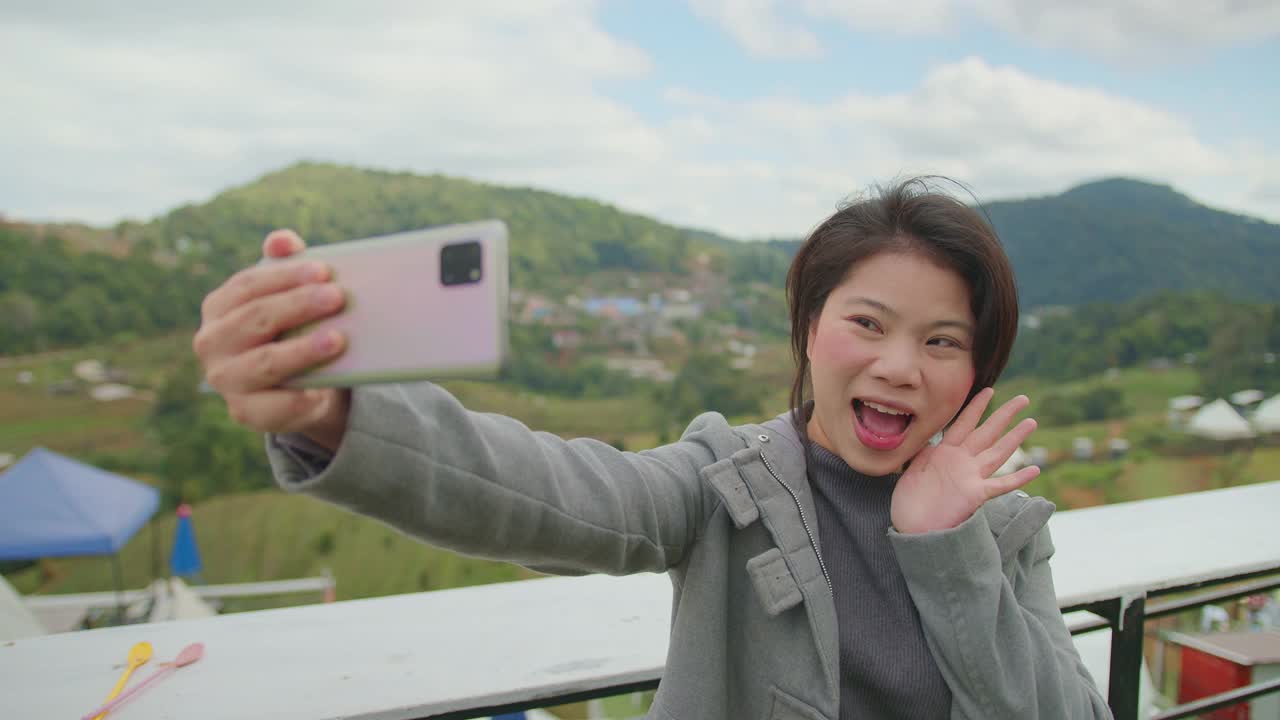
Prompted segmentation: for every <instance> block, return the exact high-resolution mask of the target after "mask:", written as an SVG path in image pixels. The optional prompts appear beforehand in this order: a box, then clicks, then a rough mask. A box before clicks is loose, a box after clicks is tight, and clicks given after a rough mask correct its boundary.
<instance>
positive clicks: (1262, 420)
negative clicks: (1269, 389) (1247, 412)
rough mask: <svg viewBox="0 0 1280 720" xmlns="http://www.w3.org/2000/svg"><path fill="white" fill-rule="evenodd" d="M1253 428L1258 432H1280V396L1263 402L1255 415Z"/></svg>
mask: <svg viewBox="0 0 1280 720" xmlns="http://www.w3.org/2000/svg"><path fill="white" fill-rule="evenodd" d="M1253 426H1254V427H1255V428H1257V429H1258V432H1264V433H1273V432H1280V394H1277V395H1272V396H1271V398H1270V399H1268V400H1264V401H1262V404H1261V405H1259V406H1258V409H1257V410H1255V411H1254V413H1253Z"/></svg>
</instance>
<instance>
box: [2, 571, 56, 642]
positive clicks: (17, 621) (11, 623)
mask: <svg viewBox="0 0 1280 720" xmlns="http://www.w3.org/2000/svg"><path fill="white" fill-rule="evenodd" d="M48 632H49V631H48V630H46V629H45V628H44V626H43V625H41V624H40V621H39V620H37V619H36V616H35V615H32V614H31V610H29V609H28V608H27V604H26V603H25V602H23V601H22V596H21V595H19V594H18V591H16V590H14V589H13V586H12V585H10V584H9V581H8V580H5V579H4V578H3V577H0V640H21V639H22V638H30V637H37V636H40V635H47V634H48Z"/></svg>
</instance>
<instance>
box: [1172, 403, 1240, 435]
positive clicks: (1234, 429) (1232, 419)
mask: <svg viewBox="0 0 1280 720" xmlns="http://www.w3.org/2000/svg"><path fill="white" fill-rule="evenodd" d="M1187 432H1189V433H1191V434H1192V435H1199V436H1200V437H1207V438H1212V439H1214V440H1238V439H1240V438H1248V437H1253V428H1252V427H1250V426H1249V422H1248V421H1247V420H1245V419H1244V418H1242V417H1240V413H1238V412H1236V409H1235V408H1233V407H1231V403H1229V402H1227V401H1226V400H1223V399H1222V398H1218V399H1217V400H1214V401H1213V402H1211V403H1209V404H1208V405H1205V406H1204V407H1202V408H1200V410H1199V411H1198V412H1196V414H1195V415H1193V416H1192V417H1191V419H1190V420H1188V421H1187Z"/></svg>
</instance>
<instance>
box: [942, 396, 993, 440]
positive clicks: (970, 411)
mask: <svg viewBox="0 0 1280 720" xmlns="http://www.w3.org/2000/svg"><path fill="white" fill-rule="evenodd" d="M995 394H996V391H995V390H993V389H991V388H989V387H988V388H982V389H981V390H979V391H978V394H977V395H974V396H973V399H972V400H970V401H969V404H968V405H966V406H965V408H964V410H962V411H960V415H958V416H957V417H956V419H955V422H953V423H951V427H950V428H948V429H947V432H946V433H944V434H943V436H942V442H943V443H945V444H947V445H960V444H962V443H964V441H965V440H966V439H968V437H969V435H970V434H971V433H972V432H973V429H974V428H975V427H977V426H978V421H979V420H981V419H982V413H983V412H985V411H986V409H987V405H988V404H990V402H991V398H992V396H993V395H995Z"/></svg>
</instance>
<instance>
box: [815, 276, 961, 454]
mask: <svg viewBox="0 0 1280 720" xmlns="http://www.w3.org/2000/svg"><path fill="white" fill-rule="evenodd" d="M969 305H970V303H969V288H968V286H967V285H966V284H965V282H964V280H963V279H962V278H961V277H960V276H959V275H957V274H956V273H955V272H953V271H951V270H948V269H946V268H943V267H942V266H940V265H938V264H936V263H934V262H933V261H932V260H930V259H929V258H928V257H926V256H924V255H922V254H920V253H917V252H883V253H879V254H877V255H873V256H871V257H869V258H867V259H865V260H862V261H860V262H858V263H857V264H856V265H854V266H853V268H852V269H851V270H850V272H849V273H848V275H846V276H845V279H844V281H843V282H841V283H840V284H839V285H837V286H836V288H835V289H834V290H833V291H832V292H831V295H829V296H828V297H827V301H826V304H825V305H824V306H823V308H822V312H821V313H819V315H818V317H817V319H816V322H815V323H813V324H811V325H810V328H809V339H808V353H809V363H810V373H811V377H812V378H813V395H814V407H813V415H812V417H811V418H810V420H809V426H808V430H809V437H810V438H812V439H813V441H814V442H817V443H818V444H819V445H821V446H823V447H824V448H826V449H828V450H830V451H831V452H833V453H835V454H836V455H839V456H840V457H841V458H842V459H843V460H844V461H845V462H846V463H848V464H849V466H850V467H852V468H853V469H855V470H857V471H859V472H861V473H864V474H866V475H872V476H878V475H887V474H889V473H893V472H898V471H900V470H901V469H902V466H903V465H904V464H905V463H906V462H907V461H908V460H910V459H911V458H912V457H913V456H914V455H915V454H916V453H917V452H919V451H920V449H921V448H923V447H924V446H925V444H926V443H927V442H928V441H929V439H930V438H931V437H933V435H934V434H935V433H937V432H938V431H939V430H941V429H942V428H943V426H945V425H946V424H947V423H948V422H950V421H951V419H952V418H953V417H955V415H956V413H957V412H959V411H960V407H961V405H963V404H964V401H965V398H966V397H968V395H969V390H970V389H971V387H972V386H973V379H974V369H973V337H974V319H973V313H972V311H971V310H970V307H969Z"/></svg>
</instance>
